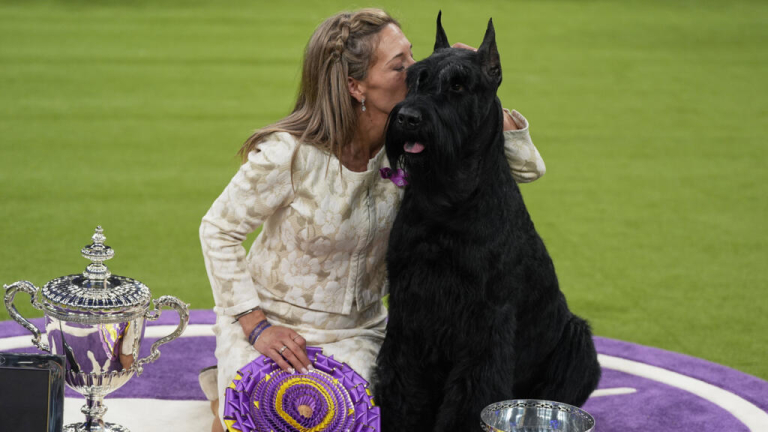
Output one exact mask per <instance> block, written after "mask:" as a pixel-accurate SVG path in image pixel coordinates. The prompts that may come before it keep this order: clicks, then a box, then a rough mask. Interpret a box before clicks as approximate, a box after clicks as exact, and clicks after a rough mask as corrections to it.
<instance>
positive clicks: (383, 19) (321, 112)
mask: <svg viewBox="0 0 768 432" xmlns="http://www.w3.org/2000/svg"><path fill="white" fill-rule="evenodd" d="M389 24H394V25H396V26H398V27H400V24H399V23H398V22H397V21H396V20H395V19H394V18H392V17H391V16H389V14H387V13H386V12H384V11H383V10H381V9H374V8H366V9H360V10H357V11H354V12H341V13H338V14H336V15H334V16H332V17H330V18H328V19H326V20H325V21H323V23H322V24H320V25H319V26H318V27H317V29H315V32H314V33H313V34H312V37H311V38H310V40H309V43H308V44H307V47H306V49H305V51H304V63H303V67H302V76H301V85H300V87H299V94H298V96H297V98H296V105H295V106H294V109H293V112H291V114H290V115H288V116H287V117H285V118H283V119H281V120H278V121H277V122H275V123H273V124H271V125H269V126H266V127H264V128H261V129H258V130H256V131H255V132H254V133H253V135H251V136H250V137H249V138H248V139H247V140H246V141H245V143H244V144H243V146H242V148H241V149H240V152H239V153H240V156H241V158H242V160H243V162H245V161H246V160H247V158H248V153H249V152H251V151H253V150H255V149H256V145H257V144H258V143H259V142H260V141H261V140H262V139H264V138H265V137H266V136H267V135H269V134H272V133H274V132H288V133H290V134H291V135H293V136H295V137H296V138H297V139H299V140H300V141H301V142H302V143H304V144H309V145H314V146H316V147H318V148H321V149H323V150H326V151H328V152H329V153H331V154H333V155H335V156H336V157H337V158H339V163H341V158H340V157H341V150H342V148H344V147H345V146H347V145H349V143H350V142H351V141H352V137H353V135H354V132H355V129H356V127H357V114H356V112H355V104H357V101H356V100H354V99H353V98H352V96H351V95H350V94H349V90H348V87H347V77H352V78H354V79H356V80H360V81H362V80H364V79H365V78H366V76H367V74H368V69H369V68H370V66H371V65H373V64H374V63H375V62H376V58H375V51H376V48H377V46H378V37H377V36H378V33H379V32H380V31H381V30H382V29H384V27H386V26H387V25H389ZM294 157H295V154H294Z"/></svg>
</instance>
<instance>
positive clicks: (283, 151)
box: [200, 111, 545, 418]
mask: <svg viewBox="0 0 768 432" xmlns="http://www.w3.org/2000/svg"><path fill="white" fill-rule="evenodd" d="M511 114H512V117H513V118H514V120H515V123H517V125H518V127H519V128H520V129H518V130H515V131H506V132H504V139H505V143H504V145H505V153H506V157H507V160H508V162H509V165H510V168H511V171H512V175H513V177H514V178H515V180H516V181H518V182H530V181H533V180H535V179H537V178H538V177H540V176H541V175H543V174H544V170H545V168H544V161H543V160H542V159H541V156H540V155H539V152H538V150H537V149H536V147H535V146H534V145H533V142H532V141H531V138H530V135H529V133H528V122H527V121H526V119H525V118H524V117H523V116H522V115H521V114H520V113H518V112H517V111H512V112H511ZM257 148H258V151H252V152H251V153H250V154H249V155H248V160H247V161H246V162H245V163H244V164H243V165H242V166H241V167H240V169H239V171H238V172H237V174H235V176H234V178H232V180H231V181H230V183H229V184H228V185H227V187H226V188H225V189H224V192H223V193H222V194H221V195H220V196H219V197H218V198H217V199H216V201H215V202H214V203H213V206H211V208H210V210H208V213H206V215H205V216H204V217H203V220H202V223H201V225H200V240H201V243H202V249H203V256H204V259H205V267H206V270H207V272H208V277H209V279H210V282H211V287H212V289H213V296H214V300H215V304H216V305H215V307H214V311H215V312H216V314H217V319H216V324H215V325H214V333H215V334H216V358H217V360H218V367H219V372H218V388H219V396H220V397H221V399H220V400H221V401H223V400H224V399H223V397H224V391H225V388H226V386H227V385H228V384H229V383H230V382H231V381H232V379H234V377H235V373H236V371H237V370H238V369H239V368H241V367H243V366H245V365H246V364H247V363H248V362H250V361H252V360H253V359H255V358H256V357H258V356H259V355H260V353H259V352H257V351H256V350H255V349H254V348H253V347H252V346H251V345H250V344H249V343H248V341H247V338H246V335H245V334H244V333H243V331H242V329H241V327H240V325H239V324H238V323H233V321H234V319H233V316H234V315H236V314H238V313H240V312H243V311H246V310H248V309H250V308H253V307H255V306H260V307H261V308H262V310H263V311H264V313H265V314H266V316H267V319H268V320H269V322H270V323H271V324H272V325H282V326H285V327H289V328H291V329H293V330H295V331H296V332H297V333H299V334H300V335H301V336H302V337H304V338H305V339H306V341H307V345H309V346H319V347H322V348H323V353H324V354H325V355H334V357H335V358H336V359H337V360H339V361H342V362H345V363H347V364H349V365H350V366H351V367H352V368H353V369H355V370H356V371H357V372H358V373H360V374H361V375H362V376H363V377H364V378H365V379H368V380H370V372H371V368H372V366H373V364H374V362H375V359H376V355H377V353H378V350H379V348H380V346H381V343H382V342H383V340H384V334H385V323H386V317H387V311H386V308H384V307H383V305H382V303H381V299H382V297H383V296H385V295H386V294H387V290H388V283H387V276H386V263H385V254H386V249H387V242H388V240H389V231H390V228H391V226H392V223H393V221H394V218H395V213H396V211H397V209H398V208H399V205H400V200H401V198H402V195H403V190H402V189H401V188H398V187H397V186H395V184H394V183H392V181H390V180H387V179H383V178H381V176H380V173H379V169H380V168H383V167H389V166H390V165H389V161H388V160H387V157H386V151H385V150H384V149H383V148H382V150H381V151H379V153H378V154H377V155H376V156H374V157H373V158H372V159H371V160H369V161H368V167H367V170H366V171H365V172H354V171H350V170H348V169H346V168H344V167H343V166H341V164H340V163H339V161H338V159H337V158H336V157H334V156H332V155H329V154H328V153H327V152H324V151H322V150H320V149H318V148H316V147H314V146H311V145H300V143H299V142H298V141H297V140H296V138H294V137H293V136H292V135H290V134H288V133H275V134H272V135H270V136H269V137H268V138H267V139H265V140H264V141H262V142H261V143H260V144H258V145H257ZM294 152H296V155H295V157H294ZM291 165H292V167H293V172H292V173H291ZM259 226H262V231H261V233H260V234H259V235H258V236H257V238H256V239H255V241H254V242H253V245H252V246H251V249H250V251H249V252H248V254H247V255H246V252H245V249H244V248H243V246H242V242H243V241H244V240H245V238H246V235H247V234H248V233H251V232H253V231H255V230H256V229H258V227H259ZM223 409H224V404H223V403H220V404H219V415H220V417H219V418H223V415H222V413H223Z"/></svg>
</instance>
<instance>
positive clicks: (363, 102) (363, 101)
mask: <svg viewBox="0 0 768 432" xmlns="http://www.w3.org/2000/svg"><path fill="white" fill-rule="evenodd" d="M361 103H362V104H363V112H365V98H363V100H362V101H361Z"/></svg>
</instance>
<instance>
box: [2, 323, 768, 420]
mask: <svg viewBox="0 0 768 432" xmlns="http://www.w3.org/2000/svg"><path fill="white" fill-rule="evenodd" d="M214 319H215V317H214V314H213V312H212V311H201V310H196V311H192V313H191V318H190V325H211V324H213V322H214ZM176 320H177V318H176V316H175V314H174V313H173V312H168V313H164V314H163V316H162V317H161V318H160V319H159V320H158V321H155V322H151V323H149V326H155V325H163V324H166V325H172V324H175V322H176ZM31 321H32V322H33V323H34V324H35V325H38V326H40V325H41V322H42V319H34V320H31ZM199 329H200V327H198V330H199ZM188 333H192V332H190V331H188ZM28 334H29V333H28V332H26V330H25V329H23V328H22V327H21V326H19V325H18V324H16V323H15V322H12V321H4V322H0V343H2V342H3V340H5V339H7V338H10V337H15V336H26V335H28ZM30 339H31V337H30ZM155 340H156V339H152V338H148V339H147V340H145V341H144V343H142V349H141V351H142V353H141V354H142V356H145V355H147V354H148V353H149V348H150V345H151V343H152V342H154V341H155ZM595 343H596V346H597V350H598V352H599V353H600V354H603V356H602V358H601V363H602V362H603V359H606V360H609V357H610V358H618V359H626V360H631V361H633V362H637V363H641V364H644V365H650V366H655V367H658V368H662V369H664V370H666V371H672V372H676V373H677V374H680V375H684V376H686V377H689V378H693V379H695V380H698V382H701V383H706V384H709V385H712V386H715V387H717V388H719V389H721V390H724V391H726V392H729V393H728V394H727V396H728V398H726V399H723V400H725V401H726V402H724V403H721V402H720V401H712V400H708V399H707V398H704V397H702V396H700V395H697V394H694V393H695V392H692V390H689V389H688V388H680V386H679V385H675V386H673V385H670V384H665V383H664V382H660V381H661V380H657V379H656V378H655V377H654V376H647V375H646V376H638V375H641V374H639V373H638V374H635V371H634V370H629V371H626V370H625V371H619V370H614V369H612V368H611V367H609V366H606V365H609V363H607V362H606V363H605V364H604V367H603V378H602V380H601V382H600V385H599V390H600V391H606V392H610V391H611V390H610V389H634V391H632V390H624V391H623V393H622V392H618V393H619V394H602V395H599V396H598V394H599V393H600V392H598V393H596V394H595V395H594V396H593V397H592V398H591V399H590V400H589V401H588V402H587V403H586V404H585V405H584V407H583V408H584V409H585V410H586V411H588V412H589V413H590V414H592V415H593V416H594V417H595V420H596V424H597V427H596V430H598V431H602V432H607V431H622V432H634V431H669V430H677V431H697V432H715V431H717V432H720V431H729V432H738V431H749V430H750V429H749V427H747V426H746V425H745V424H744V423H743V422H742V421H740V420H739V418H737V417H736V414H735V413H736V412H737V411H739V407H741V406H748V408H749V407H751V408H750V409H752V411H751V412H752V414H753V415H752V417H753V418H754V417H755V416H754V414H755V412H756V413H757V417H760V416H767V415H768V414H766V413H767V412H768V382H766V381H763V380H761V379H759V378H756V377H753V376H750V375H747V374H744V373H742V372H739V371H736V370H734V369H731V368H728V367H725V366H722V365H718V364H715V363H711V362H708V361H705V360H702V359H698V358H694V357H689V356H686V355H682V354H678V353H673V352H669V351H664V350H660V349H657V348H650V347H645V346H640V345H635V344H631V343H628V342H622V341H617V340H612V339H606V338H600V337H596V338H595ZM214 347H215V341H214V338H213V336H188V337H182V338H179V339H177V340H175V341H172V342H170V343H168V344H166V345H163V346H162V347H161V348H160V351H161V352H162V355H161V357H160V359H158V360H157V361H156V362H155V363H153V364H150V365H147V366H146V368H145V372H144V374H143V375H142V376H141V377H138V378H133V379H132V380H130V381H129V382H128V384H126V385H125V386H124V387H123V388H121V389H119V390H118V391H116V392H114V393H112V394H111V395H110V396H109V397H121V398H152V399H173V400H189V399H193V400H203V399H204V396H203V393H202V391H201V390H200V388H199V385H198V382H197V373H198V371H199V370H200V369H202V368H204V367H206V366H210V365H213V364H214V363H215V358H214V356H213V351H214ZM9 351H14V352H35V351H36V349H34V348H32V347H27V348H16V349H11V350H9ZM608 356H609V357H608ZM179 365H181V367H180V366H179ZM641 366H642V365H641ZM688 381H689V382H690V381H692V380H688ZM67 396H77V394H76V393H75V392H73V391H72V390H70V389H67ZM731 396H733V397H731ZM734 400H736V402H734ZM723 406H725V408H724V407H723ZM734 407H736V408H734ZM755 408H757V410H755ZM739 412H744V411H739ZM741 418H742V419H743V417H741ZM766 418H768V417H766ZM760 421H761V420H760V419H758V420H757V423H758V424H763V423H760ZM754 424H755V423H753V428H754ZM764 424H766V425H768V423H764ZM755 430H756V429H755ZM760 430H768V427H766V429H760Z"/></svg>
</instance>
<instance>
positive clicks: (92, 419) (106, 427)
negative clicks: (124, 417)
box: [64, 394, 130, 432]
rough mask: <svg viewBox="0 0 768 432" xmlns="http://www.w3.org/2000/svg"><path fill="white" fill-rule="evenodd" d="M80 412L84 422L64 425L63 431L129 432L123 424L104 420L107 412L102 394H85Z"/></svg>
mask: <svg viewBox="0 0 768 432" xmlns="http://www.w3.org/2000/svg"><path fill="white" fill-rule="evenodd" d="M80 412H82V413H83V414H85V423H75V424H69V425H67V426H65V427H64V432H130V431H129V430H128V429H127V428H125V427H124V426H120V425H118V424H114V423H105V422H104V419H103V418H102V417H104V413H106V412H107V406H106V405H104V395H103V394H93V395H88V396H86V397H85V405H83V407H82V408H80Z"/></svg>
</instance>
